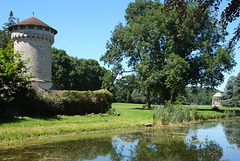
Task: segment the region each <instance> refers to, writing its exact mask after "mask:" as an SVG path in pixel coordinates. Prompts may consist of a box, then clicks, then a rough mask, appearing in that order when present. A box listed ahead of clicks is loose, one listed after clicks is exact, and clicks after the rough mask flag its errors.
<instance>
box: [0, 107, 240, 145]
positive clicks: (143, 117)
mask: <svg viewBox="0 0 240 161" xmlns="http://www.w3.org/2000/svg"><path fill="white" fill-rule="evenodd" d="M113 108H114V109H115V110H116V112H117V113H120V116H115V115H107V114H98V115H92V114H89V115H86V116H57V117H55V118H29V117H22V118H15V119H8V120H6V119H5V120H3V119H0V140H1V142H0V147H3V146H6V145H11V144H14V142H16V141H18V142H19V141H21V142H24V141H25V140H28V139H31V138H32V139H36V138H44V137H45V138H49V137H54V136H64V137H65V136H66V135H69V136H71V135H72V134H74V135H79V134H82V133H83V132H95V131H106V130H112V129H119V128H129V127H132V128H134V127H138V126H141V123H151V122H153V115H152V111H151V110H143V109H142V105H141V104H123V103H114V104H113ZM226 109H227V110H237V111H238V113H239V112H240V108H219V109H217V110H215V111H213V110H212V107H211V106H198V107H197V111H198V113H199V115H202V119H203V120H205V119H214V118H223V117H226V113H225V110H226Z"/></svg>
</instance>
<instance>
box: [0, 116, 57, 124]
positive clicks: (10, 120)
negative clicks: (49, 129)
mask: <svg viewBox="0 0 240 161" xmlns="http://www.w3.org/2000/svg"><path fill="white" fill-rule="evenodd" d="M26 117H29V118H32V119H42V120H46V121H53V120H61V117H60V116H41V117H39V116H38V117H30V116H26ZM26 120H27V119H26V118H25V117H14V118H0V126H1V125H2V124H7V123H20V122H23V121H26Z"/></svg>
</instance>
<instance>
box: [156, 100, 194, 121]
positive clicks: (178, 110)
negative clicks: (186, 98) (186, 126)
mask: <svg viewBox="0 0 240 161" xmlns="http://www.w3.org/2000/svg"><path fill="white" fill-rule="evenodd" d="M196 118H197V108H195V107H190V106H181V105H173V104H171V103H168V102H167V103H166V104H165V105H164V106H154V108H153V121H154V122H155V123H160V124H169V123H181V122H185V121H186V122H187V121H192V120H195V119H196Z"/></svg>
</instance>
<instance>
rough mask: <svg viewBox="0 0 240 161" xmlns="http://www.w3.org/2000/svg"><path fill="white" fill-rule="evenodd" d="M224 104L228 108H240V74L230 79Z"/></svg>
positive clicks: (225, 92) (224, 95) (223, 98)
mask: <svg viewBox="0 0 240 161" xmlns="http://www.w3.org/2000/svg"><path fill="white" fill-rule="evenodd" d="M222 104H223V106H226V107H240V73H239V74H238V75H237V76H236V77H235V76H231V77H230V78H229V79H228V82H227V85H226V87H225V90H224V94H223V97H222Z"/></svg>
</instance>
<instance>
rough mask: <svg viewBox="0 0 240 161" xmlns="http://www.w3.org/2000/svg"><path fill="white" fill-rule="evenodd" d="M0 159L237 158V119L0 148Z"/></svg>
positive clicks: (185, 160)
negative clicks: (14, 147)
mask: <svg viewBox="0 0 240 161" xmlns="http://www.w3.org/2000/svg"><path fill="white" fill-rule="evenodd" d="M0 160H93V161H99V160H114V161H115V160H124V161H127V160H143V161H146V160H148V161H151V160H153V161H156V160H166V161H171V160H174V161H176V160H177V161H195V160H196V161H198V160H199V161H205V160H206V161H214V160H222V161H223V160H231V161H239V160H240V118H235V119H229V120H221V121H207V122H202V123H198V124H191V125H186V126H164V127H153V128H151V127H149V128H147V127H146V128H141V129H139V130H137V131H136V130H134V132H131V131H129V130H128V132H127V131H126V132H121V133H119V134H117V135H115V134H114V135H112V136H109V137H102V138H99V137H98V138H94V137H93V138H90V139H80V140H72V141H64V142H58V143H51V144H45V145H39V146H31V147H25V148H16V149H5V150H0Z"/></svg>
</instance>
